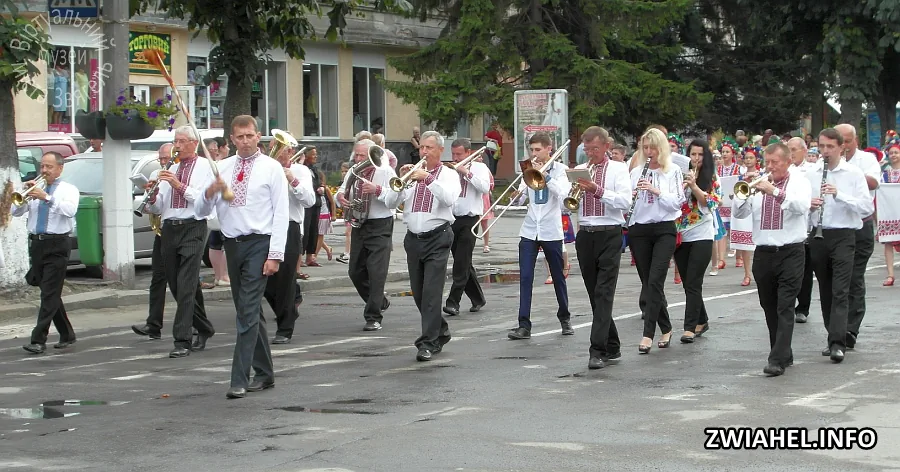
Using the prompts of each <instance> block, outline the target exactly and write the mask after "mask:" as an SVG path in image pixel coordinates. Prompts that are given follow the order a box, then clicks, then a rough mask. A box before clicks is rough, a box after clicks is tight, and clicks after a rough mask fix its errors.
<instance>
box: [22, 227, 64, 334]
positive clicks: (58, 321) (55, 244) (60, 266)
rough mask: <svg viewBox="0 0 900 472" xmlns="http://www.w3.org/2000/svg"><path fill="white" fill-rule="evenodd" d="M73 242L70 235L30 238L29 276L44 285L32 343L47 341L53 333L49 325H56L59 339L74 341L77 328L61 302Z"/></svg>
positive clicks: (41, 286) (39, 285)
mask: <svg viewBox="0 0 900 472" xmlns="http://www.w3.org/2000/svg"><path fill="white" fill-rule="evenodd" d="M71 248H72V244H71V243H70V242H69V236H68V235H65V236H63V237H60V238H55V239H45V240H38V239H30V241H29V246H28V255H29V258H30V259H31V268H30V269H29V274H28V276H29V279H30V280H31V281H33V282H37V284H38V287H40V288H41V307H40V308H39V309H38V317H37V324H35V326H34V329H33V330H32V331H31V343H32V344H46V343H47V336H48V335H49V334H50V324H51V323H52V324H53V326H55V327H56V331H57V332H58V333H59V341H60V342H71V341H74V340H75V330H74V329H72V323H70V322H69V315H68V314H67V313H66V307H65V306H64V305H63V301H62V289H63V282H65V280H66V267H68V264H69V252H70V251H71Z"/></svg>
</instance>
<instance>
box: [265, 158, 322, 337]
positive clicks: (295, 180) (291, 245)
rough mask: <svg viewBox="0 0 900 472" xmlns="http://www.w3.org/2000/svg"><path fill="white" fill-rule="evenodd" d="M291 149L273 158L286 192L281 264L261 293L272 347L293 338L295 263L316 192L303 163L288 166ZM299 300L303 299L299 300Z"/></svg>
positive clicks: (296, 313) (294, 320)
mask: <svg viewBox="0 0 900 472" xmlns="http://www.w3.org/2000/svg"><path fill="white" fill-rule="evenodd" d="M293 155H294V150H293V149H292V148H290V147H285V148H284V149H282V150H281V152H280V153H279V154H278V155H277V156H275V160H276V161H278V163H279V164H281V166H282V167H283V168H284V177H285V182H287V193H288V202H289V207H288V214H289V215H290V220H289V221H288V227H287V228H288V229H287V239H286V243H285V246H284V261H283V262H282V263H281V264H279V265H278V272H276V273H275V275H273V276H271V277H269V278H268V280H267V281H266V289H265V292H264V293H263V296H264V297H265V299H266V301H267V302H269V306H270V307H272V312H274V313H275V323H276V324H277V325H278V329H277V330H276V331H275V338H274V339H273V340H272V344H288V343H290V342H291V337H292V336H293V335H294V325H295V323H296V322H297V318H299V317H300V314H299V313H298V312H297V306H296V302H297V293H296V292H297V282H296V274H297V263H298V262H299V261H300V246H301V245H302V243H303V229H302V228H303V216H304V214H305V213H306V209H307V208H310V207H312V206H313V205H314V204H315V203H316V193H315V191H313V187H312V174H311V173H310V171H309V168H308V167H306V166H305V165H303V164H299V163H298V164H291V157H293ZM300 300H302V297H300Z"/></svg>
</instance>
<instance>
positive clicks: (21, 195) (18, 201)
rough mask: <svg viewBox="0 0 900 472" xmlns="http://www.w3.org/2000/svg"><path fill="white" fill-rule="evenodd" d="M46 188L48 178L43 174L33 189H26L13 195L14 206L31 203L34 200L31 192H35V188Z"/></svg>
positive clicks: (35, 182)
mask: <svg viewBox="0 0 900 472" xmlns="http://www.w3.org/2000/svg"><path fill="white" fill-rule="evenodd" d="M46 186H47V176H46V175H44V174H41V176H40V177H39V178H38V179H37V180H35V181H34V185H32V186H31V187H28V188H27V189H25V190H24V191H22V192H14V193H13V194H12V203H13V205H16V206H21V205H23V204H25V203H28V202H30V201H31V200H32V199H34V195H31V191H32V190H34V189H35V188H40V189H43V188H45V187H46Z"/></svg>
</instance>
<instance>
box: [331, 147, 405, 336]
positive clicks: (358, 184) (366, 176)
mask: <svg viewBox="0 0 900 472" xmlns="http://www.w3.org/2000/svg"><path fill="white" fill-rule="evenodd" d="M375 146H377V145H376V144H375V142H373V141H371V140H369V139H363V140H361V141H359V142H357V143H356V144H355V145H353V160H354V162H355V163H356V164H359V163H361V162H366V161H367V160H368V159H369V151H370V149H371V148H372V147H375ZM386 157H387V156H385V155H383V154H382V156H381V161H384V160H385V158H386ZM376 164H382V163H378V162H376ZM358 172H359V174H358V176H357V175H354V171H353V169H352V168H351V170H350V171H349V172H347V176H346V179H344V182H343V183H342V184H341V187H340V188H339V189H338V191H337V199H338V202H339V203H340V204H341V207H342V208H344V221H345V224H347V225H352V229H351V233H350V240H351V241H353V244H352V245H351V246H350V263H349V264H348V273H349V275H350V280H351V281H352V282H353V286H354V287H356V292H357V293H358V294H359V296H360V298H362V299H363V301H364V302H365V303H366V306H365V309H364V310H363V318H365V320H366V325H365V327H364V328H363V330H364V331H378V330H380V329H381V322H382V320H383V319H384V316H383V315H384V312H385V311H386V310H387V309H388V307H390V306H391V302H390V300H389V299H388V298H387V294H386V293H385V292H384V285H385V283H386V282H387V273H388V266H389V264H390V262H391V249H392V248H393V241H392V236H393V234H394V214H393V212H392V211H391V210H392V209H393V208H395V207H396V206H397V201H398V200H399V198H400V194H399V193H398V192H394V191H393V190H391V188H390V186H389V184H388V183H389V182H390V180H391V178H393V177H396V176H397V174H396V173H395V172H394V169H393V168H392V167H387V166H386V165H379V166H367V167H366V168H365V169H362V170H360V171H358ZM357 177H358V178H357ZM351 190H352V191H353V199H354V200H359V203H358V207H357V208H355V209H353V210H352V211H351V209H350V203H351V202H350V201H349V200H348V198H347V197H348V196H349V194H350V191H351Z"/></svg>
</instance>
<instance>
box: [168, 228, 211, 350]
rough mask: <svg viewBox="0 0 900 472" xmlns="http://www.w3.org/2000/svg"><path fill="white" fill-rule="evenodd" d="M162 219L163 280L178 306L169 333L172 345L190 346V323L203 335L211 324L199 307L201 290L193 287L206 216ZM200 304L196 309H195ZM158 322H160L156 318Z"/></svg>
mask: <svg viewBox="0 0 900 472" xmlns="http://www.w3.org/2000/svg"><path fill="white" fill-rule="evenodd" d="M177 223H180V224H175V223H173V222H172V221H171V220H165V221H164V222H163V228H162V256H163V260H164V261H165V262H164V264H165V271H166V282H168V284H169V290H171V291H172V297H173V298H175V302H176V303H177V304H178V307H177V308H176V309H175V321H174V322H173V323H172V337H173V338H175V347H181V348H185V349H190V348H191V341H192V338H193V330H192V329H191V328H192V327H196V328H197V332H198V333H199V334H202V335H204V336H212V335H213V334H215V332H216V330H215V329H214V328H213V325H212V323H210V322H209V318H207V317H206V310H205V309H203V307H202V304H203V302H202V294H201V295H199V297H200V298H199V299H197V297H198V294H197V290H198V289H199V284H200V264H201V263H202V262H203V251H204V249H206V236H207V234H208V231H207V230H206V220H187V221H184V222H177ZM198 305H200V309H198ZM160 325H162V323H161V322H160Z"/></svg>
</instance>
